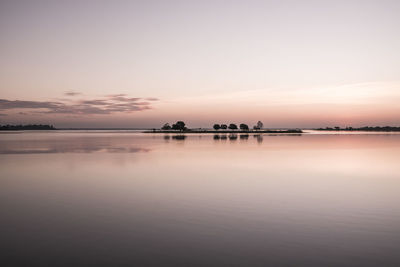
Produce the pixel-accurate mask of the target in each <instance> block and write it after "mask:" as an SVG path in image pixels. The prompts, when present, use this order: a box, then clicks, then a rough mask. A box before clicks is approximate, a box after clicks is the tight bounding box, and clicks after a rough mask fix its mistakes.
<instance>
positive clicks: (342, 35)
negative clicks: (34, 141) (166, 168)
mask: <svg viewBox="0 0 400 267" xmlns="http://www.w3.org/2000/svg"><path fill="white" fill-rule="evenodd" d="M399 14H400V1H396V0H392V1H385V0H376V1H368V0H364V1H351V0H346V1H340V0H335V1H333V0H332V1H322V0H320V1H301V0H293V1H285V0H276V1H250V0H246V1H244V0H242V1H222V0H221V1H218V0H214V1H206V0H204V1H167V0H159V1H133V0H132V1H128V0H126V1H123V0H120V1H117V0H115V1H111V0H110V1H100V0H98V1H95V0H93V1H84V0H69V1H66V0H65V1H56V0H54V1H39V0H26V1H22V0H0V124H6V123H10V124H17V123H49V124H54V125H55V126H56V127H133V128H135V127H137V128H141V127H160V126H161V125H162V124H164V123H165V122H170V123H171V122H174V121H176V120H184V121H185V122H186V123H187V124H188V126H189V127H211V126H212V124H213V123H230V122H234V123H241V122H244V123H247V124H249V125H254V124H255V123H256V122H257V121H258V120H261V121H263V122H264V125H265V127H271V128H279V127H326V126H336V125H338V126H348V125H352V126H364V125H380V126H385V125H393V126H399V125H400V15H399Z"/></svg>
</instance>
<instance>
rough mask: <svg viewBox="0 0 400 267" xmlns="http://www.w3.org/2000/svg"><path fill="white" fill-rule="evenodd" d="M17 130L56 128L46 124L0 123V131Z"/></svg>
mask: <svg viewBox="0 0 400 267" xmlns="http://www.w3.org/2000/svg"><path fill="white" fill-rule="evenodd" d="M19 130H56V128H55V127H54V126H53V125H47V124H27V125H10V124H7V125H0V131H19Z"/></svg>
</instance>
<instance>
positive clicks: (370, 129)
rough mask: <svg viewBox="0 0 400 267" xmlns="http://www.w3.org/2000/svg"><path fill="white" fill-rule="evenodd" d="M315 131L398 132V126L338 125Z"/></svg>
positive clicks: (399, 128) (399, 130) (399, 129)
mask: <svg viewBox="0 0 400 267" xmlns="http://www.w3.org/2000/svg"><path fill="white" fill-rule="evenodd" d="M315 130H317V131H363V132H400V127H393V126H384V127H380V126H375V127H370V126H365V127H360V128H353V127H346V128H340V127H339V126H336V127H333V128H332V127H326V128H318V129H315Z"/></svg>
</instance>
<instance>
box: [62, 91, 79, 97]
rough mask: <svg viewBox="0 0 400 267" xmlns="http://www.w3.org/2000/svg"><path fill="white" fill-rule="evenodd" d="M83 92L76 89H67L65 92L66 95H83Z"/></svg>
mask: <svg viewBox="0 0 400 267" xmlns="http://www.w3.org/2000/svg"><path fill="white" fill-rule="evenodd" d="M81 94H82V93H80V92H76V91H67V92H65V93H64V95H66V96H77V95H81Z"/></svg>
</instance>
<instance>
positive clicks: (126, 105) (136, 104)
mask: <svg viewBox="0 0 400 267" xmlns="http://www.w3.org/2000/svg"><path fill="white" fill-rule="evenodd" d="M155 99H156V98H152V100H149V99H148V98H140V97H129V96H127V95H125V94H119V95H108V96H105V97H103V98H97V99H80V100H74V101H27V100H8V99H0V110H1V111H4V112H7V111H9V110H20V109H23V110H24V114H27V113H28V112H32V113H36V114H38V113H42V114H70V115H95V114H113V113H130V112H137V111H144V110H148V109H151V108H152V105H151V102H150V101H152V102H153V101H157V100H155ZM2 114H3V113H2Z"/></svg>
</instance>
